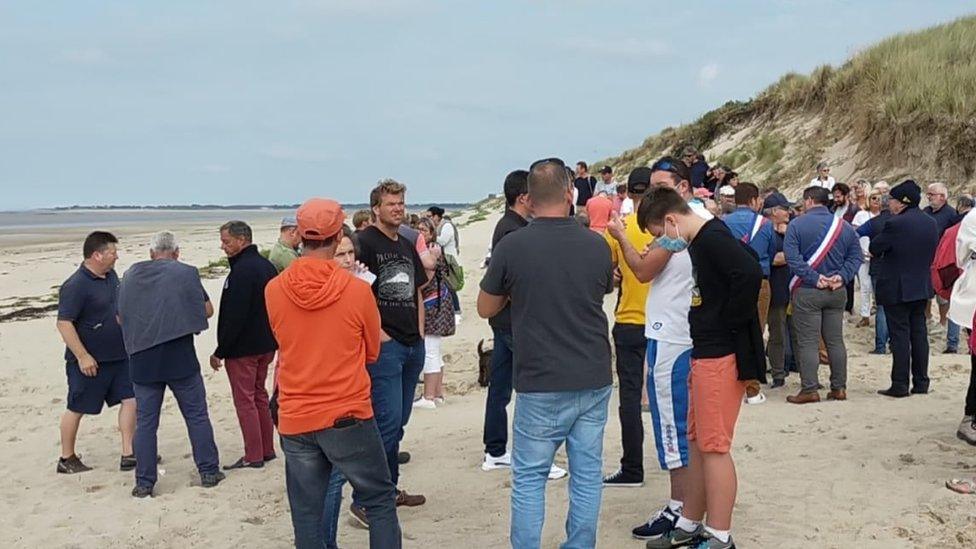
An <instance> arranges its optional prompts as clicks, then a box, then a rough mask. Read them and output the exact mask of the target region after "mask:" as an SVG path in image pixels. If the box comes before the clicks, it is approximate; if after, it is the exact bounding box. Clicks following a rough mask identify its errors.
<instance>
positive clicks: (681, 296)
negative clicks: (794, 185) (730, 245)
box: [607, 157, 713, 547]
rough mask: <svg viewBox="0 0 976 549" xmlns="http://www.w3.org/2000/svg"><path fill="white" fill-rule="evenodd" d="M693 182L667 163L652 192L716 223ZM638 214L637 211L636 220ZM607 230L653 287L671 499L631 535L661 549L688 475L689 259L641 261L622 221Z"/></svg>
mask: <svg viewBox="0 0 976 549" xmlns="http://www.w3.org/2000/svg"><path fill="white" fill-rule="evenodd" d="M690 180H691V175H690V174H689V173H688V168H687V166H685V164H684V163H683V162H681V161H679V160H676V159H673V158H670V157H664V158H662V159H660V160H658V161H657V162H655V163H654V165H653V166H651V188H654V187H670V188H672V189H675V190H677V191H678V193H679V194H680V195H681V196H682V197H683V198H684V199H685V200H687V201H688V203H689V206H690V207H691V209H692V211H694V212H695V213H697V214H698V215H699V216H701V217H702V218H703V219H712V217H713V216H712V214H711V213H709V212H708V210H706V209H705V208H704V206H702V205H701V203H700V202H699V201H697V200H695V199H694V195H693V194H692V192H691V183H690ZM641 204H642V205H643V201H642V203H641ZM640 212H641V208H640V207H638V210H637V219H638V220H640V219H641V213H640ZM641 228H642V229H644V230H646V228H645V227H641ZM607 229H608V230H609V232H610V234H611V235H612V236H613V237H614V238H615V239H616V240H617V241H618V242H620V246H621V248H622V250H623V255H624V259H625V260H626V261H627V265H628V266H629V267H630V268H631V270H632V271H633V272H634V274H635V275H636V276H637V278H638V279H639V280H641V281H642V282H649V281H653V284H652V285H651V289H650V291H649V292H648V294H647V304H646V307H645V308H646V310H645V319H646V326H645V332H644V333H645V336H646V337H647V364H648V370H647V396H648V398H649V399H650V403H651V418H652V420H653V424H654V442H655V447H656V450H657V456H658V462H659V463H660V465H661V468H662V469H664V470H666V471H668V472H669V473H670V477H671V498H670V501H669V502H668V504H667V505H666V506H665V507H664V508H663V509H661V510H660V511H658V512H656V513H655V514H654V515H652V516H651V518H650V519H648V521H647V523H645V524H642V525H640V526H638V527H636V528H634V529H633V531H632V533H633V536H634V537H635V538H637V539H646V540H651V541H649V542H648V546H650V544H651V543H654V542H660V543H662V544H664V545H663V547H670V535H669V534H670V533H671V530H673V529H674V526H675V524H676V523H677V521H678V518H679V517H680V516H681V508H682V505H683V503H682V502H683V501H684V491H685V486H686V484H687V474H688V471H687V466H688V455H689V452H688V438H687V435H688V372H689V371H690V369H691V331H690V328H689V326H688V311H689V309H690V308H691V296H692V288H693V286H694V281H693V279H692V274H691V258H690V257H689V256H688V252H687V251H680V252H673V251H671V250H669V249H667V248H665V247H661V246H655V247H652V248H651V249H650V250H648V251H647V253H645V254H643V255H642V254H641V252H639V251H638V250H636V249H635V248H634V247H633V246H632V245H631V244H630V243H629V241H627V239H626V237H625V234H624V227H623V224H622V223H621V222H620V220H619V218H616V217H614V219H613V220H611V222H610V225H609V226H608V227H607Z"/></svg>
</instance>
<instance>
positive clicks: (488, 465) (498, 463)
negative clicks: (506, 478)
mask: <svg viewBox="0 0 976 549" xmlns="http://www.w3.org/2000/svg"><path fill="white" fill-rule="evenodd" d="M511 467H512V456H511V455H510V454H509V453H508V452H505V453H504V454H502V455H500V456H498V457H495V456H493V455H491V454H488V453H486V454H485V460H484V461H483V462H481V470H482V471H494V470H495V469H509V468H511Z"/></svg>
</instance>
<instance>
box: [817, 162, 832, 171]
mask: <svg viewBox="0 0 976 549" xmlns="http://www.w3.org/2000/svg"><path fill="white" fill-rule="evenodd" d="M829 167H830V164H828V163H827V161H826V160H822V161H820V162H817V171H818V172H819V171H820V170H822V169H824V168H829Z"/></svg>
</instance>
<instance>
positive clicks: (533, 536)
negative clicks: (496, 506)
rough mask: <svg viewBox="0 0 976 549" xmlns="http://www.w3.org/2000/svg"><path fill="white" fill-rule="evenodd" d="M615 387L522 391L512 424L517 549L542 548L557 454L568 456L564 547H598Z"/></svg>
mask: <svg viewBox="0 0 976 549" xmlns="http://www.w3.org/2000/svg"><path fill="white" fill-rule="evenodd" d="M611 391H612V386H610V385H608V386H606V387H601V388H599V389H592V390H586V391H567V392H558V393H518V395H517V396H516V397H515V420H514V422H513V425H512V431H513V435H512V515H511V523H512V526H511V542H512V547H513V548H514V549H536V548H538V547H540V545H541V538H542V525H543V522H544V521H545V516H546V482H547V480H548V475H549V467H550V466H551V465H552V460H553V457H554V456H555V454H556V450H558V449H559V447H560V446H562V444H563V443H564V442H565V443H566V454H567V456H568V457H569V474H570V476H569V512H568V516H567V518H566V542H565V543H564V544H563V545H562V546H561V547H563V548H564V549H581V548H590V547H595V546H596V533H597V522H598V520H599V517H600V500H601V498H602V495H603V430H604V427H606V424H607V405H608V403H609V401H610V393H611Z"/></svg>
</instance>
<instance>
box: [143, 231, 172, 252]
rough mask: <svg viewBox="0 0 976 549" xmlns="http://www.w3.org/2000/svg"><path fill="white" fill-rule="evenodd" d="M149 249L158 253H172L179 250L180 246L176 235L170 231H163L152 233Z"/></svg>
mask: <svg viewBox="0 0 976 549" xmlns="http://www.w3.org/2000/svg"><path fill="white" fill-rule="evenodd" d="M149 249H150V251H153V252H156V253H171V252H175V251H176V250H179V249H180V246H179V244H178V243H177V242H176V235H174V234H173V233H171V232H169V231H161V232H158V233H156V234H154V235H152V238H151V239H150V240H149Z"/></svg>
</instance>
